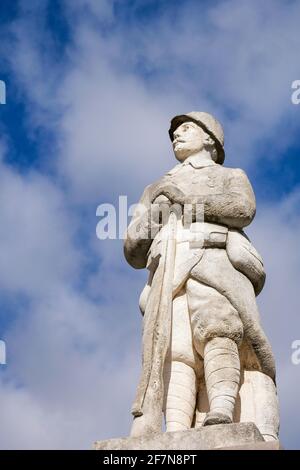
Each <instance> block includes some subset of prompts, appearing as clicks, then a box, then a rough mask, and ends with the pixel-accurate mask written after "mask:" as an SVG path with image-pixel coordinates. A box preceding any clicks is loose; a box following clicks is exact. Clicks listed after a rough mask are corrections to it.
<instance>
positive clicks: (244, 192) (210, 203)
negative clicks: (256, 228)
mask: <svg viewBox="0 0 300 470" xmlns="http://www.w3.org/2000/svg"><path fill="white" fill-rule="evenodd" d="M255 211H256V202H255V196H254V192H253V189H252V186H251V184H250V182H249V180H248V178H247V175H246V173H245V172H244V171H243V170H240V169H232V170H231V171H230V173H229V175H227V178H226V179H225V181H224V190H223V192H222V194H214V195H210V196H207V197H206V198H205V201H204V214H205V215H204V217H205V220H207V221H208V222H215V223H220V224H224V225H227V226H228V227H231V228H237V229H242V228H244V227H246V226H247V225H249V224H250V223H251V222H252V220H253V218H254V216H255Z"/></svg>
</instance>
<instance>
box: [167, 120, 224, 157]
mask: <svg viewBox="0 0 300 470" xmlns="http://www.w3.org/2000/svg"><path fill="white" fill-rule="evenodd" d="M169 135H170V138H171V141H172V144H173V149H174V153H175V156H176V158H177V160H179V161H181V162H182V161H184V160H185V159H186V158H188V157H189V156H191V155H194V154H196V153H198V152H200V151H201V150H203V149H206V150H208V151H209V152H210V155H211V158H212V159H213V160H214V161H215V162H216V163H219V164H221V165H222V163H223V162H224V158H225V153H224V148H223V147H224V133H223V128H222V126H221V124H220V123H219V122H218V121H217V120H216V119H215V118H214V117H213V116H212V115H211V114H208V113H204V112H197V111H192V112H191V113H187V114H181V115H179V116H175V117H174V118H173V119H172V120H171V127H170V129H169Z"/></svg>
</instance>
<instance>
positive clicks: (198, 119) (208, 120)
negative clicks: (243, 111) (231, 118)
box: [169, 111, 225, 165]
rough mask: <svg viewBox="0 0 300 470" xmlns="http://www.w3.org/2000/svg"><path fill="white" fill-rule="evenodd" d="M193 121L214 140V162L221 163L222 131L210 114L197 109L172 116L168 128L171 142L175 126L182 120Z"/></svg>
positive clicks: (222, 160) (223, 157)
mask: <svg viewBox="0 0 300 470" xmlns="http://www.w3.org/2000/svg"><path fill="white" fill-rule="evenodd" d="M188 121H191V122H194V123H195V124H197V125H198V126H200V127H201V129H203V130H204V132H206V133H207V134H208V135H209V136H210V137H211V138H212V139H213V141H214V143H215V145H216V149H217V153H218V157H217V161H216V163H219V164H220V165H222V163H223V162H224V159H225V152H224V132H223V128H222V126H221V124H220V123H219V121H217V120H216V119H215V118H214V117H213V116H212V115H211V114H208V113H204V112H199V111H192V112H191V113H187V114H180V115H178V116H175V117H173V119H172V120H171V127H170V129H169V136H170V139H171V140H172V142H173V138H174V137H173V134H174V132H175V130H176V129H177V127H179V126H180V125H181V124H182V123H183V122H188Z"/></svg>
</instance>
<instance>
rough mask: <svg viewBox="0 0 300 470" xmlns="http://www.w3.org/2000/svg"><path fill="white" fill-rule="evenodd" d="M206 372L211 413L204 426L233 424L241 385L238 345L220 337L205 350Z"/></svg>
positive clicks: (207, 345)
mask: <svg viewBox="0 0 300 470" xmlns="http://www.w3.org/2000/svg"><path fill="white" fill-rule="evenodd" d="M204 370H205V382H206V388H207V395H208V401H209V407H210V411H209V413H208V414H207V416H206V418H205V420H204V422H203V425H204V426H206V425H209V424H221V423H232V418H233V411H234V407H235V402H236V398H237V394H238V390H239V383H240V360H239V353H238V348H237V345H236V343H235V342H234V341H233V340H232V339H230V338H222V337H217V338H213V339H211V340H209V341H208V342H207V343H206V344H205V347H204Z"/></svg>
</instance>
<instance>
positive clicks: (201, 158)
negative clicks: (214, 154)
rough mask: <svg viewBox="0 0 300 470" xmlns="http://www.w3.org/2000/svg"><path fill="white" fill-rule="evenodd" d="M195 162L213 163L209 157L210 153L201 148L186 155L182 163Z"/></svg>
mask: <svg viewBox="0 0 300 470" xmlns="http://www.w3.org/2000/svg"><path fill="white" fill-rule="evenodd" d="M192 162H197V163H198V164H203V165H206V164H207V163H208V164H211V163H213V159H212V158H211V154H210V152H209V151H208V150H206V149H202V150H201V151H200V152H197V153H194V154H193V155H190V156H189V157H187V158H186V159H185V160H184V161H183V162H182V163H185V164H186V163H192Z"/></svg>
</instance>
